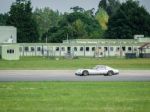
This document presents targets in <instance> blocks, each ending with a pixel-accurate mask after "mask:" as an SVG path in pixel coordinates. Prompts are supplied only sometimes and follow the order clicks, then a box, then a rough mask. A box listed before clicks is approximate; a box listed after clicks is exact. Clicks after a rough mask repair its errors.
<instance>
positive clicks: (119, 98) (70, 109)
mask: <svg viewBox="0 0 150 112" xmlns="http://www.w3.org/2000/svg"><path fill="white" fill-rule="evenodd" d="M149 110H150V82H1V83H0V112H149Z"/></svg>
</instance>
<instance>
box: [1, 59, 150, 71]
mask: <svg viewBox="0 0 150 112" xmlns="http://www.w3.org/2000/svg"><path fill="white" fill-rule="evenodd" d="M99 64H100V65H108V66H111V67H114V68H118V69H140V70H142V69H143V70H150V59H140V58H137V59H125V58H99V59H95V58H82V57H81V58H79V59H73V60H71V59H62V58H59V60H58V59H57V60H56V59H48V58H45V57H22V58H21V59H20V60H18V61H6V60H0V69H1V70H2V69H4V70H7V69H30V70H34V69H41V70H44V69H46V70H50V69H62V70H63V69H67V70H68V69H77V68H91V67H93V66H95V65H99Z"/></svg>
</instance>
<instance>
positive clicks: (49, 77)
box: [0, 70, 150, 81]
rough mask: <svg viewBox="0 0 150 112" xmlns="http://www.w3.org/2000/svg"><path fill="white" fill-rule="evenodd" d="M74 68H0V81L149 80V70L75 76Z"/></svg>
mask: <svg viewBox="0 0 150 112" xmlns="http://www.w3.org/2000/svg"><path fill="white" fill-rule="evenodd" d="M74 72H75V71H74V70H0V81H150V70H121V71H120V74H119V75H114V76H103V75H89V76H76V75H74Z"/></svg>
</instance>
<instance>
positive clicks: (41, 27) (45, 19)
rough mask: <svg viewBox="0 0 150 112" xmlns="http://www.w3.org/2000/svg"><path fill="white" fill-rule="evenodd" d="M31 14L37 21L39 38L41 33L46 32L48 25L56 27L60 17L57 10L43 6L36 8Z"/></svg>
mask: <svg viewBox="0 0 150 112" xmlns="http://www.w3.org/2000/svg"><path fill="white" fill-rule="evenodd" d="M33 15H34V18H35V20H36V22H37V23H38V25H37V29H38V32H39V35H40V40H41V38H42V36H43V34H44V33H45V32H47V31H48V30H49V28H50V27H56V26H57V25H58V22H59V21H60V19H61V18H62V15H61V14H60V13H59V12H58V11H53V10H52V9H50V8H48V7H45V8H44V9H38V8H36V9H35V11H34V13H33Z"/></svg>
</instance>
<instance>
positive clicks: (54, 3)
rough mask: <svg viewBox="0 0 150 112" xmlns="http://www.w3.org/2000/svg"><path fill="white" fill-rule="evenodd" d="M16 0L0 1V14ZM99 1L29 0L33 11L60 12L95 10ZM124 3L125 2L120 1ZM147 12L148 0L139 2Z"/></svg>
mask: <svg viewBox="0 0 150 112" xmlns="http://www.w3.org/2000/svg"><path fill="white" fill-rule="evenodd" d="M14 1H16V0H0V13H5V12H8V11H9V10H10V6H11V4H12V2H14ZM99 1H100V0H31V2H32V7H33V9H35V8H36V7H38V8H44V7H50V8H51V9H53V10H58V11H60V12H69V11H70V7H73V6H80V7H83V8H84V9H86V10H87V9H92V8H95V9H97V7H98V4H99ZM121 1H125V0H121ZM139 1H140V4H142V5H143V6H144V7H145V8H146V9H147V10H148V11H149V12H150V0H139Z"/></svg>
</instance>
